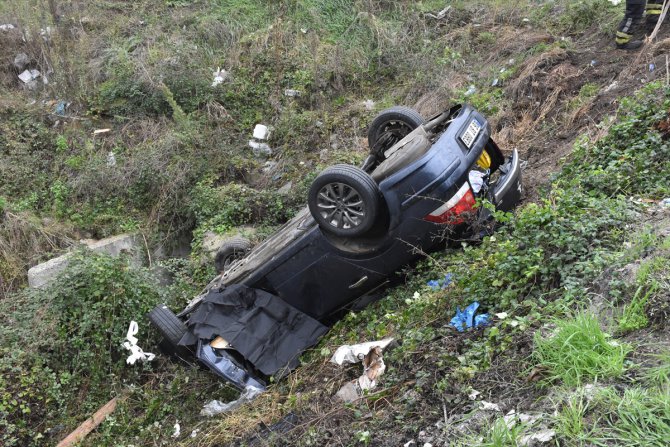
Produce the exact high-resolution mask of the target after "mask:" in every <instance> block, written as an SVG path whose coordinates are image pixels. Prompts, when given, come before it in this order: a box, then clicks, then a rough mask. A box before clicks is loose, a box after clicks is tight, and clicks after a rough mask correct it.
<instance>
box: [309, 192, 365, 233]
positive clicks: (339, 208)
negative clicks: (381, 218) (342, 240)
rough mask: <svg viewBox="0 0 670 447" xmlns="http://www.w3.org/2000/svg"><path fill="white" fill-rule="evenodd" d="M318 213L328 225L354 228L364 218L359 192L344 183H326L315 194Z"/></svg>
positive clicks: (362, 203) (363, 208) (363, 206)
mask: <svg viewBox="0 0 670 447" xmlns="http://www.w3.org/2000/svg"><path fill="white" fill-rule="evenodd" d="M317 208H318V212H319V215H320V216H321V217H322V218H323V220H324V221H325V222H326V223H327V224H328V225H330V226H332V227H335V228H341V229H349V228H355V227H357V226H359V225H361V224H362V223H363V219H364V218H365V211H366V210H365V203H364V202H363V199H362V197H361V195H360V194H359V192H358V191H357V190H356V189H354V188H352V187H351V186H349V185H347V184H345V183H339V182H338V183H328V184H327V185H325V186H324V187H323V188H321V189H320V190H319V193H318V195H317Z"/></svg>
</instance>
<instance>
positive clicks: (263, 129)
mask: <svg viewBox="0 0 670 447" xmlns="http://www.w3.org/2000/svg"><path fill="white" fill-rule="evenodd" d="M269 136H270V130H269V129H268V126H266V125H264V124H256V127H254V138H256V139H257V140H267V139H268V137H269Z"/></svg>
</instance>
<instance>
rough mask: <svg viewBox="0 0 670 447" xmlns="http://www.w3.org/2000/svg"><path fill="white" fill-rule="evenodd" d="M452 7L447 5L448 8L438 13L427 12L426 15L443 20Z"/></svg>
mask: <svg viewBox="0 0 670 447" xmlns="http://www.w3.org/2000/svg"><path fill="white" fill-rule="evenodd" d="M450 9H451V6H447V7H446V8H444V9H443V10H441V11H440V12H438V13H437V14H431V13H427V14H426V17H431V18H433V19H435V20H442V19H443V18H445V17H446V16H447V13H448V12H449V10H450Z"/></svg>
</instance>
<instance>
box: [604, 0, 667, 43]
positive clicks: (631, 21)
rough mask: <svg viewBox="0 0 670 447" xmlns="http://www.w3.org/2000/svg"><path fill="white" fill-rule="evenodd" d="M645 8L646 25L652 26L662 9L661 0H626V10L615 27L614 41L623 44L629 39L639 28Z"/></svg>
mask: <svg viewBox="0 0 670 447" xmlns="http://www.w3.org/2000/svg"><path fill="white" fill-rule="evenodd" d="M645 10H646V11H647V20H646V27H647V28H653V27H654V26H656V23H657V22H658V17H659V16H660V15H661V11H662V10H663V0H649V1H645V0H626V12H625V14H624V17H623V20H622V21H621V22H620V23H619V28H617V33H616V43H618V44H625V43H628V42H629V41H630V39H631V38H632V37H633V34H634V33H635V32H636V31H637V30H638V28H639V25H640V22H641V20H642V15H643V14H644V12H645Z"/></svg>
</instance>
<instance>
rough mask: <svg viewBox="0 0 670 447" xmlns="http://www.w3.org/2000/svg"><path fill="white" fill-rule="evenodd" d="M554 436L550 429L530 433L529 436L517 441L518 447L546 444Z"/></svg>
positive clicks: (554, 433)
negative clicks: (520, 446)
mask: <svg viewBox="0 0 670 447" xmlns="http://www.w3.org/2000/svg"><path fill="white" fill-rule="evenodd" d="M555 436H556V432H555V431H554V430H550V429H548V428H547V429H544V430H540V431H538V432H536V433H531V434H529V435H525V436H522V437H521V438H520V439H519V445H522V446H526V445H537V443H546V442H550V441H551V440H552V439H554V437H555Z"/></svg>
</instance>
